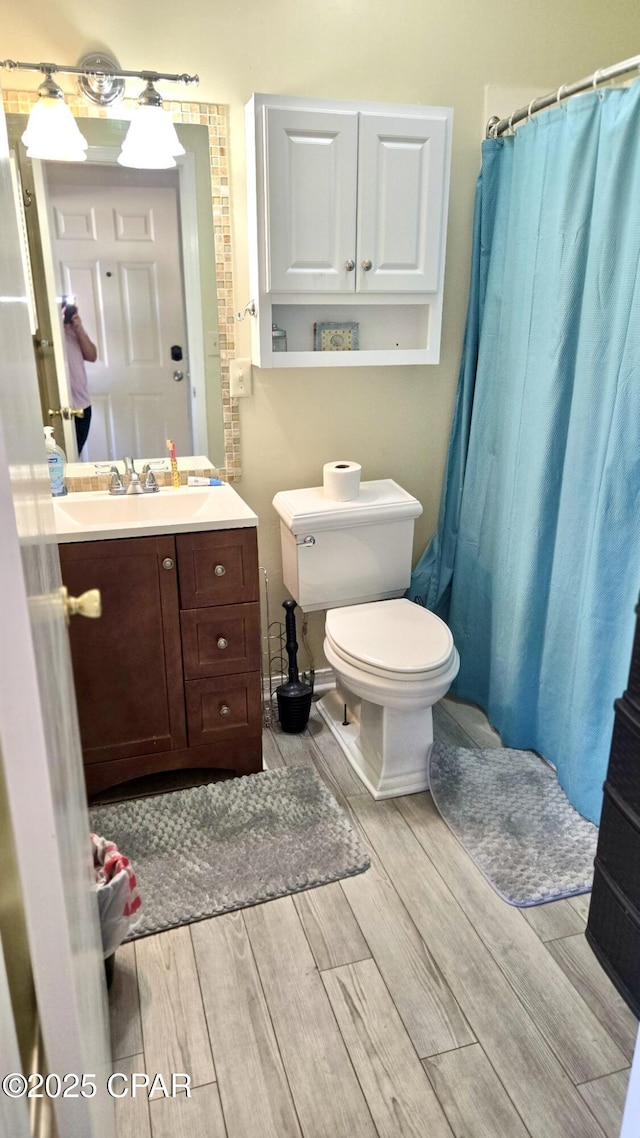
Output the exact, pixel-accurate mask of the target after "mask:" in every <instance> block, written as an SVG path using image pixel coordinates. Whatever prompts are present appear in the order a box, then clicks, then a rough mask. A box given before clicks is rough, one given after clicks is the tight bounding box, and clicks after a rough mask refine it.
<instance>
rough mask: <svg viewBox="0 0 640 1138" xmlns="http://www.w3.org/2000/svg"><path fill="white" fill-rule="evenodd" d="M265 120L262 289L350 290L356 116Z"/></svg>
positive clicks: (291, 114)
mask: <svg viewBox="0 0 640 1138" xmlns="http://www.w3.org/2000/svg"><path fill="white" fill-rule="evenodd" d="M265 115H266V182H267V187H266V197H267V236H268V249H269V255H268V264H267V281H266V289H267V292H272V293H273V292H314V293H318V292H339V293H344V292H353V291H354V289H355V283H354V282H355V271H354V269H353V268H352V269H351V270H349V269H348V268H347V264H349V263H350V264H351V265H354V262H355V256H356V228H355V226H356V198H357V171H356V163H357V130H358V116H357V115H356V114H348V113H345V114H343V113H338V112H329V111H326V112H325V111H309V110H295V109H289V108H285V109H281V108H275V107H267V108H265Z"/></svg>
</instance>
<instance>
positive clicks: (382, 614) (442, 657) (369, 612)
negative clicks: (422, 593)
mask: <svg viewBox="0 0 640 1138" xmlns="http://www.w3.org/2000/svg"><path fill="white" fill-rule="evenodd" d="M325 636H326V640H327V642H328V645H330V647H331V648H332V649H333V652H334V653H335V655H336V656H337V657H338V658H339V659H340V660H342V661H343V662H344V663H345V664H347V665H348V666H349V667H351V668H356V669H360V670H362V671H364V672H367V673H369V674H370V675H372V676H379V677H380V678H381V679H389V680H394V681H396V682H398V681H400V682H405V683H407V682H408V683H410V684H411V683H419V682H420V681H421V680H431V679H435V678H436V677H437V676H440V675H443V674H444V673H447V672H449V670H450V669H451V665H452V663H453V660H454V658H456V657H457V653H456V649H455V646H454V643H453V636H452V635H451V632H450V630H449V628H448V627H447V625H446V624H445V623H444V621H442V620H440V617H438V616H436V615H435V613H432V612H429V610H428V609H425V608H422V606H421V605H417V604H415V603H414V602H413V601H410V600H407V599H406V598H405V597H401V598H398V599H396V600H390V601H374V602H373V603H370V604H363V605H351V606H347V607H344V608H338V609H330V610H329V611H328V612H327V617H326V624H325Z"/></svg>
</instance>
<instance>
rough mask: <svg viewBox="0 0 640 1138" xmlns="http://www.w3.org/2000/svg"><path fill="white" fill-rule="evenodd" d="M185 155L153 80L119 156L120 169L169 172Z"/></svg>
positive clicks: (132, 121)
mask: <svg viewBox="0 0 640 1138" xmlns="http://www.w3.org/2000/svg"><path fill="white" fill-rule="evenodd" d="M179 154H184V146H183V145H182V143H181V142H180V139H179V138H178V135H177V133H176V128H175V126H174V125H173V122H172V120H171V116H170V115H169V114H168V112H167V111H165V110H163V108H162V99H161V97H160V95H159V94H158V92H157V91H156V89H155V87H154V86H153V83H152V82H151V80H148V81H147V85H146V87H145V89H144V91H143V92H142V94H141V96H140V98H139V99H138V106H137V108H136V110H135V111H134V112H133V117H132V119H131V126H130V127H129V130H128V131H127V137H126V138H125V140H124V142H123V143H122V150H121V152H120V154H119V156H118V162H119V163H120V165H121V166H133V167H135V168H136V169H137V170H166V169H168V168H169V167H170V166H175V164H176V157H177V156H178V155H179Z"/></svg>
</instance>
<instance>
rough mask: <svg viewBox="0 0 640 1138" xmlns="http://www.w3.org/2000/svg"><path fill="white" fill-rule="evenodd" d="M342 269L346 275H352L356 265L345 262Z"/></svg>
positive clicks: (351, 262) (353, 262) (352, 262)
mask: <svg viewBox="0 0 640 1138" xmlns="http://www.w3.org/2000/svg"><path fill="white" fill-rule="evenodd" d="M344 267H345V269H346V270H347V272H348V273H352V272H353V270H354V269H355V267H356V263H355V261H345V263H344Z"/></svg>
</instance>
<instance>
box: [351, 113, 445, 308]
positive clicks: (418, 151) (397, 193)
mask: <svg viewBox="0 0 640 1138" xmlns="http://www.w3.org/2000/svg"><path fill="white" fill-rule="evenodd" d="M446 130H447V124H446V122H445V121H444V120H443V119H438V118H434V119H433V120H424V119H411V118H397V119H396V118H394V117H393V116H391V115H371V114H361V115H360V130H359V173H358V253H357V262H358V267H357V286H356V287H357V290H358V292H435V291H436V290H437V289H438V286H439V281H440V266H441V259H442V254H443V250H442V248H441V244H442V236H441V233H442V210H443V206H444V203H443V198H442V193H441V192H440V193H437V192H434V187H437V186H438V185H441V184H443V182H444V162H445V153H446ZM369 262H371V268H370V269H369V270H366V269H365V268H364V267H363V265H364V264H368V263H369Z"/></svg>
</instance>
